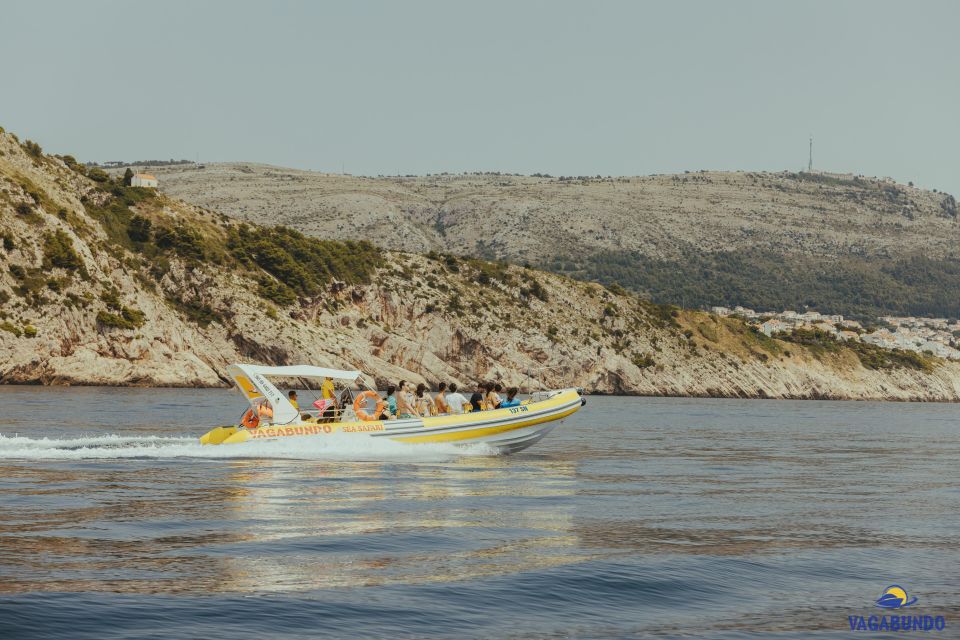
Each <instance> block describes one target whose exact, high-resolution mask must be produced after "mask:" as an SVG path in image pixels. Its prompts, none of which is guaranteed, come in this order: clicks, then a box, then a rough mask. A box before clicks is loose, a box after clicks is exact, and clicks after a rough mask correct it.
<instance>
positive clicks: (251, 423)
mask: <svg viewBox="0 0 960 640" xmlns="http://www.w3.org/2000/svg"><path fill="white" fill-rule="evenodd" d="M240 424H242V425H243V426H245V427H246V428H247V429H256V428H257V427H259V426H260V417H259V416H257V414H256V412H255V411H254V410H253V407H250V408H249V409H247V412H246V413H244V414H243V419H242V420H241V421H240Z"/></svg>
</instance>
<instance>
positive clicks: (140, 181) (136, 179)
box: [130, 173, 160, 189]
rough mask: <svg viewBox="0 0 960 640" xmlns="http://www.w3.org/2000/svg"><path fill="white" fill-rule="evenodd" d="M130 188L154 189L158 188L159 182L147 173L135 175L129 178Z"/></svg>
mask: <svg viewBox="0 0 960 640" xmlns="http://www.w3.org/2000/svg"><path fill="white" fill-rule="evenodd" d="M130 186H131V187H148V188H150V189H156V188H157V187H159V186H160V181H159V180H157V178H156V176H152V175H150V174H149V173H135V174H133V177H132V178H130Z"/></svg>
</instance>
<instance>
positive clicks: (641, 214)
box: [156, 163, 960, 316]
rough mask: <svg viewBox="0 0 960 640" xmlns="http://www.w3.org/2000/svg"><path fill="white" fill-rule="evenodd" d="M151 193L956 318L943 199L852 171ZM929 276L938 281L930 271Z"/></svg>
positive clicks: (776, 297)
mask: <svg viewBox="0 0 960 640" xmlns="http://www.w3.org/2000/svg"><path fill="white" fill-rule="evenodd" d="M156 173H157V175H158V177H160V182H161V189H162V190H164V191H165V192H166V193H168V194H170V195H172V196H175V197H178V198H182V199H184V200H186V201H188V202H191V203H194V204H197V205H200V206H205V207H210V208H212V209H215V210H218V211H221V212H224V213H227V214H229V215H231V216H234V217H236V218H239V219H243V220H248V221H251V222H256V223H274V224H275V223H277V222H280V223H283V224H287V225H290V226H292V227H294V228H296V229H299V230H300V231H302V232H304V233H307V234H311V235H315V236H317V237H322V238H334V239H353V238H367V239H369V240H370V241H372V242H374V243H377V244H379V245H380V246H383V247H385V248H388V249H400V250H404V251H413V252H426V251H430V250H435V251H447V252H451V253H455V254H457V255H463V256H476V257H482V258H487V259H506V260H509V261H511V262H514V263H516V264H525V263H528V264H532V265H534V266H538V267H542V268H547V269H550V270H553V271H556V272H560V273H564V274H566V275H572V276H575V277H579V278H580V279H585V280H599V281H601V282H606V283H612V282H616V283H619V284H621V285H623V286H626V287H628V288H631V289H634V290H636V291H639V292H643V293H646V294H648V295H650V296H652V298H653V299H654V300H657V301H658V302H670V303H676V304H680V303H686V304H687V305H689V306H704V307H708V306H710V305H721V304H722V305H727V306H734V305H737V304H743V305H745V306H750V307H753V308H759V309H769V310H779V309H783V308H802V307H804V306H810V307H813V308H817V309H818V310H820V311H823V312H829V313H845V314H847V315H861V316H867V315H878V314H883V313H893V314H895V315H927V316H943V315H947V316H960V302H958V301H957V300H956V299H955V296H953V295H952V293H951V291H953V290H956V289H957V288H960V258H958V253H957V249H956V247H957V246H958V243H960V223H958V221H957V203H956V200H955V199H954V198H953V196H951V195H949V194H945V193H939V192H936V191H929V190H923V189H918V188H914V187H913V186H912V185H904V184H897V183H895V182H893V181H892V180H888V179H877V178H866V177H862V176H856V175H839V174H827V173H792V172H778V173H769V172H707V171H699V172H694V173H686V174H680V175H660V176H647V177H632V178H601V177H599V176H597V177H593V178H586V177H581V178H563V177H561V178H556V177H546V176H541V177H535V176H533V177H531V176H513V175H497V174H478V175H434V176H425V177H412V176H411V177H396V178H389V177H380V178H364V177H354V176H342V175H331V174H321V173H315V172H309V171H298V170H294V169H285V168H278V167H271V166H266V165H257V164H249V163H231V164H208V165H204V166H203V167H202V168H200V167H199V166H196V165H194V166H191V165H181V166H176V167H158V168H157V170H156ZM932 273H935V274H936V275H935V276H934V275H931V274H932Z"/></svg>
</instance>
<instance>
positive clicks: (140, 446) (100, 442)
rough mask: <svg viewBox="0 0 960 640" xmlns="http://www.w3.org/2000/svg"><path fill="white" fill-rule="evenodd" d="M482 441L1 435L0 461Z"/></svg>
mask: <svg viewBox="0 0 960 640" xmlns="http://www.w3.org/2000/svg"><path fill="white" fill-rule="evenodd" d="M494 454H495V451H494V449H492V448H491V447H488V446H487V445H484V444H478V445H470V446H466V447H463V446H454V445H452V444H404V443H399V442H393V441H391V440H386V439H384V438H371V437H369V436H365V435H359V436H358V435H356V434H336V433H334V434H330V435H328V436H324V437H322V438H317V437H305V438H282V439H278V440H272V441H262V442H246V443H244V444H243V445H242V446H241V445H220V446H210V445H201V444H200V443H199V442H198V441H197V438H196V437H175V436H147V435H144V436H121V435H117V434H108V435H95V436H78V437H74V438H28V437H24V436H19V435H14V436H5V435H3V434H0V460H109V459H124V458H128V459H142V458H158V459H163V458H214V459H239V458H279V459H291V460H331V461H341V462H366V461H370V462H374V461H398V462H443V461H446V460H451V459H453V458H459V457H463V456H489V455H494Z"/></svg>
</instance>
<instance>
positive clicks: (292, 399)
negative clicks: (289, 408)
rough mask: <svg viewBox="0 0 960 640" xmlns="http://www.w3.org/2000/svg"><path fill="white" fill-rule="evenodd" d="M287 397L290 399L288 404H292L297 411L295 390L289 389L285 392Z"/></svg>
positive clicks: (298, 407)
mask: <svg viewBox="0 0 960 640" xmlns="http://www.w3.org/2000/svg"><path fill="white" fill-rule="evenodd" d="M287 397H288V398H289V399H290V404H292V405H293V408H294V409H296V410H297V411H299V410H300V405H299V404H297V392H296V391H293V390H292V389H291V390H290V393H288V394H287Z"/></svg>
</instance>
